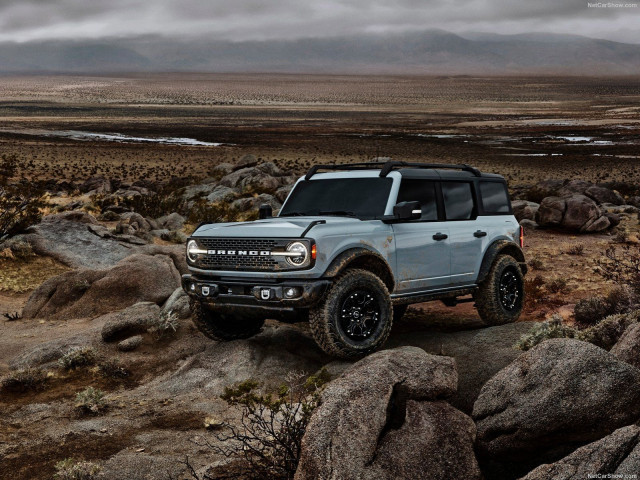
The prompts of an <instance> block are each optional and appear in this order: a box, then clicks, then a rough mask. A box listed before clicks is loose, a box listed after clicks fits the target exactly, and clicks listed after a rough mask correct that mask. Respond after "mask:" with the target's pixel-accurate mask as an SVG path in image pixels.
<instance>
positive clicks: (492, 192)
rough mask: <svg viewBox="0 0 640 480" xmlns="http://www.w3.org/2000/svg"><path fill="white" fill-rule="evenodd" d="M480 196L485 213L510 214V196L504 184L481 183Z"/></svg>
mask: <svg viewBox="0 0 640 480" xmlns="http://www.w3.org/2000/svg"><path fill="white" fill-rule="evenodd" d="M480 196H481V197H482V206H483V207H484V211H485V213H489V214H491V213H493V214H496V213H509V195H508V193H507V186H506V185H505V184H504V183H502V182H480Z"/></svg>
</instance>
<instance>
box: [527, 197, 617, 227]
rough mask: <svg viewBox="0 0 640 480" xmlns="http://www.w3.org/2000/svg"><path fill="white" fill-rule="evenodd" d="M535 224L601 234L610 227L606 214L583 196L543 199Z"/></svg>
mask: <svg viewBox="0 0 640 480" xmlns="http://www.w3.org/2000/svg"><path fill="white" fill-rule="evenodd" d="M536 222H537V223H538V225H540V226H544V227H552V226H554V227H560V228H564V229H567V230H571V231H576V232H583V233H588V232H601V231H604V230H606V229H607V228H609V227H610V226H611V222H610V221H609V219H608V218H607V215H606V212H605V211H604V210H603V209H602V208H600V207H599V206H598V205H596V203H595V202H594V201H593V200H591V199H590V198H589V197H586V196H584V195H572V196H570V197H565V198H563V197H547V198H545V199H544V200H542V203H541V204H540V208H538V211H537V213H536Z"/></svg>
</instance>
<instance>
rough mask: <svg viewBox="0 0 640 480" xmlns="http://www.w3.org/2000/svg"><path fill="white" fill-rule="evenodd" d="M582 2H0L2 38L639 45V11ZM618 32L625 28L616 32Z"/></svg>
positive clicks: (367, 0)
mask: <svg viewBox="0 0 640 480" xmlns="http://www.w3.org/2000/svg"><path fill="white" fill-rule="evenodd" d="M594 1H597V0H594ZM615 1H620V2H629V1H638V0H615ZM587 3H588V2H587V1H586V0H584V1H583V0H561V1H560V0H438V1H434V0H395V1H393V2H391V1H389V0H315V1H314V2H307V1H304V0H302V1H301V0H271V1H264V0H236V1H233V0H110V1H108V2H96V1H87V0H26V1H24V0H14V1H7V0H4V1H2V0H0V41H28V40H46V39H69V38H83V39H86V38H103V37H133V36H139V35H166V36H179V37H189V36H198V37H207V38H209V39H220V40H238V41H240V40H262V39H278V38H300V37H325V36H336V35H349V34H354V33H366V32H387V31H388V32H401V31H406V30H416V29H429V28H441V29H445V30H451V31H455V32H464V31H486V32H495V33H505V34H507V33H521V32H530V31H542V32H562V33H577V34H583V35H595V36H600V37H604V38H612V39H624V40H626V41H635V42H637V43H640V35H638V38H637V39H635V40H634V36H635V35H634V32H637V24H638V20H640V8H588V6H587ZM592 3H593V2H592ZM620 32H627V33H625V34H624V35H622V36H621V35H620Z"/></svg>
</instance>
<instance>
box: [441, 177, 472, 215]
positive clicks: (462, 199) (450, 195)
mask: <svg viewBox="0 0 640 480" xmlns="http://www.w3.org/2000/svg"><path fill="white" fill-rule="evenodd" d="M442 196H443V197H444V211H445V213H446V216H447V220H471V219H472V218H473V217H474V216H475V208H474V204H473V193H472V191H471V184H470V183H468V182H442Z"/></svg>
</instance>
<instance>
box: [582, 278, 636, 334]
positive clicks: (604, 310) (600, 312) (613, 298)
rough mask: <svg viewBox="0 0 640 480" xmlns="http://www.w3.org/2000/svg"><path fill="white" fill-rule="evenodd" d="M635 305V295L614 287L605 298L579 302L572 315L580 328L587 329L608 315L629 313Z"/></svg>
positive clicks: (592, 298)
mask: <svg viewBox="0 0 640 480" xmlns="http://www.w3.org/2000/svg"><path fill="white" fill-rule="evenodd" d="M635 303H636V295H635V294H634V293H633V292H632V291H631V290H630V289H629V288H628V287H615V288H613V289H612V290H611V291H610V292H609V294H608V295H607V296H606V297H602V296H594V297H589V298H585V299H583V300H579V301H578V302H577V303H576V306H575V309H574V312H573V314H574V317H575V320H576V322H577V323H578V324H579V325H580V326H581V327H587V326H592V325H595V324H596V323H598V322H599V321H600V320H602V319H603V318H605V317H608V316H609V315H613V314H616V313H623V312H626V311H629V310H630V309H631V308H632V307H633V305H634V304H635Z"/></svg>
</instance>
